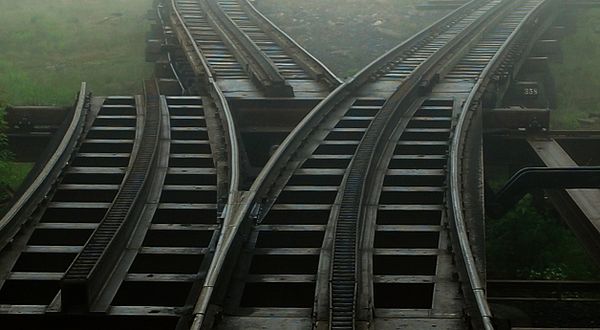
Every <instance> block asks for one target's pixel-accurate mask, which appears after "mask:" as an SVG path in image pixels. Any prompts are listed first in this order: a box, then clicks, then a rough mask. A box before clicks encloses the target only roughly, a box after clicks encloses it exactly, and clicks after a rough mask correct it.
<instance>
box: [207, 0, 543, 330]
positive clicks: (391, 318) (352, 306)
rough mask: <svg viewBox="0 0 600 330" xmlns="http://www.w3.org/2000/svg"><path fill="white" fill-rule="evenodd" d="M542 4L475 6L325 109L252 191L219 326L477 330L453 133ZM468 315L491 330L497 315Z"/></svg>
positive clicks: (345, 89) (397, 53) (399, 52)
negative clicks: (456, 225) (452, 169)
mask: <svg viewBox="0 0 600 330" xmlns="http://www.w3.org/2000/svg"><path fill="white" fill-rule="evenodd" d="M542 3H544V1H540V0H537V1H536V0H532V1H524V2H522V3H519V4H515V3H510V2H505V1H481V2H478V1H476V2H472V3H469V4H467V5H465V6H463V7H461V8H460V9H458V10H457V11H455V12H454V13H452V14H450V15H449V16H447V17H446V18H445V19H443V20H442V23H441V24H437V25H434V27H432V28H431V29H429V30H427V31H424V32H423V33H421V34H420V35H419V36H418V38H416V39H414V40H410V41H409V42H407V43H406V45H404V47H399V48H398V49H395V50H394V51H392V52H390V53H389V54H387V55H385V56H383V57H382V58H381V59H380V60H379V61H376V62H374V63H373V64H372V65H371V66H370V67H369V68H368V69H365V71H363V72H362V73H360V74H359V75H358V76H357V77H356V78H355V80H353V81H351V82H349V83H346V84H345V85H344V86H342V87H341V88H339V89H338V90H336V92H334V93H333V94H331V95H330V96H329V97H328V98H327V99H326V100H324V101H323V102H322V103H321V104H320V105H318V106H317V108H315V109H314V110H313V111H312V112H311V114H309V116H308V117H307V118H305V120H304V121H303V122H302V123H301V124H300V126H299V127H297V128H296V129H295V130H294V132H292V134H291V136H290V137H288V139H286V141H284V142H283V143H282V146H281V147H280V149H279V150H278V152H276V153H275V155H274V157H273V158H272V159H271V160H270V162H269V164H267V167H266V169H265V170H263V172H262V175H259V179H258V181H257V182H255V185H254V186H253V188H252V189H251V192H255V193H256V197H255V199H254V202H253V203H250V204H251V206H249V207H248V208H247V210H248V212H247V217H246V218H245V219H244V218H243V217H242V216H241V217H240V231H243V230H247V234H244V235H248V237H249V238H248V239H247V241H246V243H244V245H243V246H242V247H240V248H239V254H238V256H237V258H236V259H235V260H237V263H236V267H235V268H234V269H233V270H231V275H230V276H231V277H230V278H231V280H230V281H229V282H228V284H223V287H226V289H224V291H223V293H222V295H221V296H220V298H215V300H214V301H213V303H214V304H215V305H221V306H222V308H223V312H222V313H221V314H220V316H219V318H222V320H221V321H216V327H217V328H219V329H235V328H237V327H240V326H242V325H245V324H249V325H251V326H255V327H267V328H272V327H285V326H289V327H293V328H309V327H311V326H316V327H324V328H330V329H354V328H360V327H362V326H367V325H368V324H374V325H375V326H376V327H377V328H382V329H385V328H395V327H397V326H399V325H400V324H402V325H407V326H409V327H418V326H422V325H424V324H427V325H428V326H438V327H443V328H457V329H458V328H464V327H466V326H467V324H466V323H468V322H467V321H465V317H464V312H465V310H466V309H465V306H467V305H468V304H469V303H473V302H471V301H465V297H464V296H463V295H461V294H459V291H460V286H461V283H460V282H459V281H457V279H456V278H455V275H453V274H455V273H457V272H458V270H457V268H456V267H457V266H456V265H455V263H454V259H455V258H459V257H458V255H460V254H463V253H472V252H470V251H469V250H468V249H467V250H457V249H453V250H451V249H450V248H449V246H450V245H452V243H451V238H450V236H451V235H450V234H451V233H450V228H452V226H453V225H452V223H451V221H452V220H451V219H449V218H448V212H449V211H448V209H447V204H446V203H447V198H449V197H448V196H449V182H448V177H449V175H450V173H449V172H448V170H447V165H448V163H449V162H450V159H449V156H448V155H449V152H450V146H451V144H452V143H453V141H452V139H453V127H454V125H455V123H456V122H455V120H456V118H457V117H458V116H459V115H460V113H461V110H462V105H463V103H464V101H465V100H466V99H467V96H468V95H469V93H471V91H472V89H473V88H474V87H475V86H476V82H477V81H478V79H480V75H481V74H482V73H483V72H484V69H485V68H487V67H488V66H489V65H490V62H491V61H492V59H494V57H495V56H496V54H498V53H499V51H500V49H501V48H502V47H504V46H505V44H506V43H507V42H508V41H509V37H510V36H511V35H512V34H513V33H514V32H516V30H517V29H518V28H519V27H520V26H521V25H520V24H521V23H522V22H523V21H525V20H528V19H530V17H529V16H528V14H530V13H531V12H532V11H533V10H535V9H536V8H538V6H539V5H540V4H542ZM471 35H475V36H476V37H475V38H473V39H471V38H469V36H471ZM431 72H435V73H441V76H440V77H435V75H434V74H431ZM436 79H439V84H436ZM423 83H425V86H427V85H429V87H430V88H433V90H432V91H427V89H425V92H423V90H422V89H420V87H419V86H421V87H423V86H424V84H423ZM452 84H454V85H453V86H459V88H458V89H456V88H455V89H454V90H453V88H452V86H451V85H452ZM449 86H450V87H449ZM456 90H458V92H456ZM389 122H393V123H397V127H394V126H393V125H388V123H389ZM452 251H454V252H452ZM471 258H472V256H471ZM470 271H473V270H472V269H471V270H470ZM225 278H227V277H226V276H225ZM462 281H464V282H469V280H468V279H462ZM470 289H472V290H474V291H477V290H479V289H478V288H475V287H471V288H470ZM467 290H469V288H468V285H467ZM469 298H470V297H469ZM468 312H469V313H473V315H474V316H473V318H474V319H478V318H479V319H478V320H476V321H475V322H482V323H484V324H485V325H482V326H486V327H488V328H489V326H491V324H489V321H490V319H489V315H488V312H489V310H485V309H484V310H478V311H477V310H470V311H468ZM478 314H479V315H478ZM486 322H488V323H486ZM480 325H481V323H480Z"/></svg>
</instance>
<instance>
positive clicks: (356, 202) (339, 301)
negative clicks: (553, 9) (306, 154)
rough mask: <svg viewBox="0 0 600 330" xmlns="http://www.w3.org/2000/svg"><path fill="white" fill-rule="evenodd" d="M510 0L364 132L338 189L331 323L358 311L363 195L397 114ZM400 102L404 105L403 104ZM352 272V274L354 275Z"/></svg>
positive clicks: (424, 69)
mask: <svg viewBox="0 0 600 330" xmlns="http://www.w3.org/2000/svg"><path fill="white" fill-rule="evenodd" d="M509 3H510V2H509V1H504V2H500V3H499V4H498V5H496V6H495V7H493V9H491V10H490V11H488V12H487V13H486V14H484V15H482V16H481V17H479V18H478V19H477V20H476V21H474V22H473V23H471V24H469V25H468V26H467V27H466V28H465V29H464V30H463V31H461V32H460V33H459V34H457V35H456V36H455V37H454V38H453V39H451V40H450V41H448V43H447V44H445V45H444V46H443V47H441V48H440V49H438V50H437V51H436V52H435V53H434V54H432V55H431V56H430V57H429V58H428V59H427V60H426V61H424V62H423V63H422V64H420V65H419V66H418V67H417V68H415V69H414V70H413V72H411V74H410V75H409V76H408V77H407V78H406V79H405V80H404V81H403V82H402V84H401V85H400V87H399V88H398V89H397V90H396V91H395V92H394V94H392V96H390V97H389V98H388V99H387V101H386V102H385V104H384V105H383V107H382V109H381V110H380V111H379V112H378V113H377V115H376V117H375V118H374V119H373V121H372V122H371V125H370V126H369V128H368V129H367V131H366V132H365V135H364V137H363V139H362V140H361V142H360V144H359V146H358V147H357V151H356V153H355V155H354V157H353V160H352V162H351V163H350V165H349V167H348V170H347V173H346V176H345V180H344V182H345V183H344V184H342V188H341V189H340V191H341V194H342V199H341V205H340V210H339V213H338V214H337V215H336V219H335V222H336V225H335V226H336V230H335V236H334V245H333V259H332V263H331V271H330V279H329V282H330V283H331V284H330V291H331V292H330V295H331V298H330V311H331V312H330V313H331V315H330V320H329V322H330V329H346V328H347V329H351V328H354V326H355V325H354V323H353V322H354V321H355V316H354V314H355V313H356V311H355V309H353V310H352V318H351V319H349V317H348V308H347V307H346V306H347V305H348V304H353V305H354V306H355V305H356V285H357V281H356V278H355V277H356V274H355V273H356V265H355V264H356V247H355V245H356V242H357V241H358V240H359V237H357V236H358V233H357V230H358V223H359V222H360V217H361V211H362V207H361V206H362V205H363V203H364V198H365V187H366V186H367V185H366V184H365V182H366V180H367V177H368V174H369V173H370V171H371V168H372V163H373V161H374V159H375V155H377V154H379V153H380V152H381V148H385V146H384V145H382V143H381V141H382V140H384V141H385V139H386V138H385V137H386V136H389V135H391V132H392V131H393V130H394V128H395V127H396V120H394V119H393V118H395V116H397V115H399V114H401V113H402V110H403V109H405V108H409V105H410V103H412V101H413V100H414V99H416V98H417V95H416V92H417V91H418V87H419V86H420V82H422V80H423V77H425V76H432V73H435V72H436V71H437V69H438V66H440V65H442V66H446V65H447V64H444V61H443V59H444V58H445V57H446V56H447V55H448V54H452V51H453V50H455V49H457V48H460V47H462V46H463V41H464V40H465V39H466V38H467V37H469V36H470V35H471V34H472V31H476V30H477V29H480V28H481V25H484V24H486V23H487V24H495V22H494V20H488V18H489V17H491V16H494V15H499V14H502V13H503V12H504V9H505V6H506V5H508V4H509ZM485 29H487V28H484V30H485ZM402 104H404V105H406V107H402V106H401V105H402ZM388 142H389V141H388ZM338 236H339V237H340V238H339V239H338ZM349 241H350V242H352V244H351V246H350V245H349V244H347V243H348V242H349ZM338 245H339V246H338ZM351 278H354V279H353V280H351ZM336 279H339V282H340V283H337V282H338V281H336ZM350 297H351V298H350Z"/></svg>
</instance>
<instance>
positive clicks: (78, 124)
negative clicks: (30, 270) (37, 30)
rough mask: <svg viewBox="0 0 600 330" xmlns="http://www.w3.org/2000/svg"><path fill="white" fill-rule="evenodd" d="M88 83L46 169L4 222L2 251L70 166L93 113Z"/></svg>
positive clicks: (0, 241)
mask: <svg viewBox="0 0 600 330" xmlns="http://www.w3.org/2000/svg"><path fill="white" fill-rule="evenodd" d="M86 93H87V92H86V83H85V82H84V83H81V88H80V91H79V96H78V98H77V103H76V105H75V110H74V111H73V116H72V117H71V122H70V124H69V126H68V128H67V130H66V131H65V134H64V135H63V138H62V140H61V142H60V144H59V145H58V147H57V148H56V150H55V151H54V153H53V154H52V156H51V157H50V158H49V159H48V162H47V163H46V165H45V166H44V168H43V169H42V170H41V171H40V173H39V174H38V175H37V177H36V178H35V180H34V181H33V182H32V184H31V185H30V186H29V187H28V188H27V190H25V191H24V192H23V194H22V195H21V196H20V197H19V198H18V200H17V201H16V202H15V203H14V204H13V206H12V207H11V208H10V209H9V210H8V212H7V213H6V214H5V215H4V217H2V219H0V250H1V249H3V248H4V247H5V246H6V245H8V244H9V243H10V241H11V240H12V237H13V236H14V235H15V234H16V233H17V232H18V231H19V228H20V227H21V226H22V225H23V224H24V223H25V222H26V221H27V218H28V217H29V216H30V215H31V213H33V212H34V210H35V208H36V207H37V206H38V205H39V204H40V203H42V202H43V200H44V198H45V197H46V195H47V194H48V192H49V191H50V190H51V189H52V187H53V184H54V182H55V181H56V178H58V176H59V175H60V173H61V172H62V170H63V169H64V168H65V166H67V165H68V163H69V160H70V158H71V155H72V153H73V150H75V148H76V146H77V144H78V142H79V139H80V137H81V133H82V132H83V129H84V123H85V120H84V119H85V115H86V112H87V111H88V110H89V101H90V100H89V95H88V94H86Z"/></svg>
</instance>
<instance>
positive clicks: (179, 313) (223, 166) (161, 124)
mask: <svg viewBox="0 0 600 330" xmlns="http://www.w3.org/2000/svg"><path fill="white" fill-rule="evenodd" d="M551 3H552V1H551V0H524V1H519V2H514V1H510V0H474V1H470V2H468V3H466V4H465V5H463V6H461V7H460V8H458V9H457V10H456V11H454V12H452V13H450V14H448V15H447V16H446V17H444V18H442V19H441V20H440V21H438V22H436V23H435V24H433V25H432V26H431V27H430V28H428V29H425V30H423V31H422V32H421V33H419V34H417V35H416V36H414V37H413V38H411V39H410V40H408V41H406V42H405V43H403V44H401V45H399V46H398V47H396V48H395V49H393V50H391V51H390V52H388V53H387V54H385V55H384V56H382V57H381V58H380V59H378V60H376V61H375V62H373V63H372V64H371V65H369V66H368V67H367V68H365V69H364V70H363V71H361V72H360V73H359V74H358V75H356V76H355V77H354V78H353V79H352V80H350V81H348V82H346V83H344V84H343V85H341V86H339V87H337V88H336V90H335V91H334V92H333V93H331V94H330V95H329V96H328V97H327V98H326V99H324V100H323V101H322V102H321V103H320V104H319V105H318V106H317V107H316V108H315V109H313V110H312V111H311V112H310V113H309V115H308V116H307V117H306V118H305V119H304V120H303V121H302V122H301V123H300V125H299V126H298V127H297V128H296V129H294V131H293V132H292V133H291V134H290V135H289V136H288V137H287V138H286V140H285V141H283V143H282V144H281V146H280V147H279V148H278V149H277V151H276V152H275V154H274V155H273V157H272V158H271V159H270V160H269V162H268V164H267V165H266V167H265V168H264V169H263V171H262V172H261V173H260V174H259V176H258V178H257V180H256V181H255V183H254V184H253V185H252V187H251V188H250V190H249V191H248V192H243V193H242V192H240V191H239V190H240V188H239V183H240V163H241V161H240V157H241V156H240V146H239V144H238V134H239V132H237V130H236V127H235V122H234V121H233V116H232V112H231V110H230V107H229V104H228V101H227V98H226V97H227V96H232V95H238V94H235V93H233V92H232V91H234V90H235V91H237V92H239V91H240V90H242V91H243V92H242V94H244V93H248V95H251V96H252V97H257V95H256V94H255V93H254V92H253V91H251V89H249V88H250V87H248V86H250V85H248V82H251V84H252V86H251V88H257V90H260V91H261V93H262V94H263V95H261V97H262V96H266V97H272V96H277V97H285V98H288V97H292V96H294V97H304V96H307V95H312V96H315V95H320V94H322V93H324V92H326V91H329V90H331V89H332V88H333V87H335V86H337V85H338V83H339V81H338V80H337V78H335V77H334V76H333V75H332V74H331V73H330V72H329V71H327V70H326V69H325V68H324V67H323V66H322V65H321V64H320V63H319V62H318V61H317V60H315V59H314V58H312V57H310V55H307V54H306V52H304V50H303V49H301V48H300V47H299V46H298V45H296V44H295V43H294V42H293V41H291V39H289V37H287V36H286V35H285V34H284V33H283V32H281V31H280V30H278V29H277V28H275V27H274V26H273V25H272V24H271V23H270V22H269V21H268V20H267V19H266V18H265V17H263V16H262V15H261V14H260V13H259V12H257V11H256V10H255V9H254V7H253V6H252V4H251V3H249V2H247V1H245V0H218V1H206V0H202V1H192V0H172V1H170V2H168V8H170V12H169V16H168V17H169V19H170V27H168V28H167V29H166V32H167V34H172V35H174V36H176V37H177V39H178V42H179V46H180V47H181V48H182V53H183V56H181V55H173V57H174V59H173V60H174V62H176V63H175V64H174V65H173V67H172V68H173V69H174V70H176V69H177V68H181V67H182V66H189V68H188V69H186V70H190V69H191V71H192V72H193V73H194V74H195V75H196V76H197V77H199V80H200V82H201V83H202V85H203V88H202V89H201V93H200V95H199V96H168V97H165V96H160V91H158V90H157V87H156V85H155V83H154V82H148V83H147V84H146V94H145V97H140V96H138V97H109V98H106V99H102V100H100V99H92V100H91V99H90V98H89V97H88V98H86V97H85V91H84V90H82V92H81V93H80V98H79V102H78V107H77V110H76V111H75V114H74V116H73V119H72V124H71V126H70V129H69V134H67V135H66V137H65V140H64V143H63V144H62V145H61V146H60V147H59V149H57V150H62V151H61V152H60V153H57V158H56V159H55V161H54V162H53V163H51V166H50V167H49V168H48V169H46V170H44V171H43V172H42V174H43V175H42V174H40V178H47V179H45V180H42V181H40V182H38V184H37V185H33V186H32V187H33V190H32V191H30V192H29V194H28V195H24V197H23V201H22V203H21V204H17V207H16V208H15V209H14V210H12V211H11V213H10V214H9V216H8V217H6V218H4V219H2V221H1V222H0V243H1V244H2V247H3V248H4V250H3V252H2V254H1V255H0V321H2V322H7V324H17V322H18V324H19V325H20V326H22V327H24V328H33V327H41V326H44V327H60V328H63V329H77V328H81V326H82V324H84V325H85V327H86V328H89V329H105V328H107V327H116V328H125V327H133V328H141V327H143V328H147V329H189V328H191V329H210V328H217V329H241V328H267V329H271V328H293V329H308V328H317V329H326V328H328V329H356V328H367V327H375V328H378V329H396V328H398V327H409V328H415V329H418V328H423V327H438V328H444V329H462V328H469V327H475V328H484V329H492V328H493V324H492V320H493V316H492V314H491V312H490V310H489V307H488V305H487V300H486V296H485V287H484V285H483V283H484V281H483V279H482V274H481V269H479V268H478V267H477V265H480V264H481V262H482V261H481V260H479V259H478V255H477V251H473V249H472V247H471V241H470V239H469V237H468V235H467V225H468V224H469V221H472V220H473V219H472V218H477V217H478V213H477V210H476V208H475V210H473V209H474V208H473V207H472V206H473V205H475V206H476V203H477V201H476V200H475V202H473V200H474V199H473V198H472V196H473V195H478V194H479V191H478V190H477V189H478V187H476V186H475V187H474V186H473V185H472V183H471V181H470V180H472V179H473V178H476V176H473V175H472V173H471V172H468V171H467V169H466V168H467V165H466V164H467V163H468V164H469V166H470V164H471V162H472V159H473V158H476V156H474V155H472V154H471V152H472V146H473V145H476V142H473V141H474V140H476V137H474V135H476V134H469V133H470V132H471V131H473V128H472V127H471V126H472V125H475V124H474V122H475V121H474V120H473V118H474V117H473V116H475V115H476V113H477V109H478V107H479V106H480V102H479V101H480V98H481V94H482V91H483V90H484V88H485V86H486V84H487V82H488V81H489V80H490V79H492V77H493V75H494V74H496V72H498V71H499V70H500V68H501V65H502V63H503V60H504V59H506V58H507V56H508V55H509V53H510V52H511V49H512V47H513V46H515V44H518V42H517V41H519V40H520V39H519V38H523V37H524V36H525V34H526V33H527V31H529V30H528V29H530V28H532V26H535V25H536V24H537V19H538V18H539V16H540V15H541V14H542V13H543V11H544V9H545V8H547V7H548V6H550V4H551ZM292 54H293V55H292ZM169 56H171V54H169ZM177 63H179V64H177ZM189 74H190V72H188V73H187V75H189ZM175 76H176V77H178V75H177V74H175ZM180 85H181V86H183V85H184V84H183V83H181V84H180ZM240 86H241V87H240ZM256 86H258V87H256ZM182 89H183V87H182ZM228 93H232V94H229V95H228ZM240 95H241V94H240ZM238 96H239V95H238ZM100 101H101V102H100ZM87 108H91V109H92V110H91V111H90V113H89V114H88V115H87V125H86V122H85V120H84V118H85V115H84V112H85V111H84V109H87ZM465 199H468V200H467V201H465ZM468 203H471V204H468ZM465 209H468V212H467V211H465ZM23 292H31V294H28V295H24V294H23ZM461 292H462V293H461Z"/></svg>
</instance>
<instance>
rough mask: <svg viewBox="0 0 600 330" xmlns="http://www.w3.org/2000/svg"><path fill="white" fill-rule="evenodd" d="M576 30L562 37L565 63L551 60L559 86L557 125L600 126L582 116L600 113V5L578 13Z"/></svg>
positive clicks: (555, 118)
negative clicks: (582, 123) (585, 120)
mask: <svg viewBox="0 0 600 330" xmlns="http://www.w3.org/2000/svg"><path fill="white" fill-rule="evenodd" d="M576 25H577V27H576V31H575V33H570V34H568V35H567V36H566V37H565V38H564V39H562V41H561V48H562V50H563V54H564V59H563V63H553V64H551V70H552V73H553V75H554V77H555V81H556V89H557V102H558V104H557V109H556V110H555V111H554V112H553V113H552V116H551V119H552V122H551V126H552V128H554V129H580V128H588V129H600V120H598V121H597V123H596V124H594V125H591V126H586V125H581V124H580V123H579V121H578V119H583V118H589V114H596V115H600V93H599V92H598V91H600V60H599V59H600V9H586V10H585V11H583V10H582V11H579V12H577V13H576Z"/></svg>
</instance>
